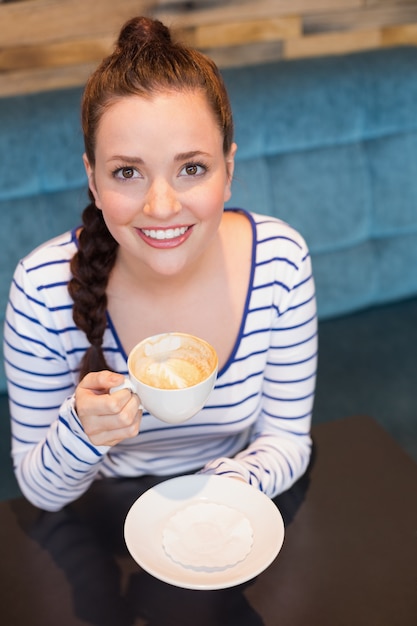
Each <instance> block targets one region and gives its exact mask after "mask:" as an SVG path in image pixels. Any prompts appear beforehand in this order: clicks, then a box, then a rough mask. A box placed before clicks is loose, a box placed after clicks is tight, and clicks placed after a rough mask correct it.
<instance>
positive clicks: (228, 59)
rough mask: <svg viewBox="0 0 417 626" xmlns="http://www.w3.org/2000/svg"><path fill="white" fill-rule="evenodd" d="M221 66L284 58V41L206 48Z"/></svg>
mask: <svg viewBox="0 0 417 626" xmlns="http://www.w3.org/2000/svg"><path fill="white" fill-rule="evenodd" d="M204 52H206V53H207V54H208V55H209V56H210V57H211V58H212V59H213V60H214V62H215V63H216V64H217V65H218V67H220V68H227V67H242V66H249V65H258V64H260V63H270V62H271V61H280V60H281V59H282V58H283V42H282V41H272V42H271V41H268V42H261V43H253V44H249V45H245V46H231V47H230V46H228V47H226V48H213V49H211V50H204Z"/></svg>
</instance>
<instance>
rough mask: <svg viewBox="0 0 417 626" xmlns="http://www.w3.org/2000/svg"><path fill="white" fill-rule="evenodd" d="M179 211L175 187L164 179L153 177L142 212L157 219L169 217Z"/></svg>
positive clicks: (179, 204)
mask: <svg viewBox="0 0 417 626" xmlns="http://www.w3.org/2000/svg"><path fill="white" fill-rule="evenodd" d="M180 211H181V203H180V201H179V198H178V195H177V193H176V191H175V189H174V188H173V187H172V185H170V183H169V182H168V181H166V180H161V179H155V180H153V181H152V183H151V184H150V186H149V189H148V192H147V194H146V199H145V206H144V208H143V212H144V213H145V214H146V215H151V216H152V217H157V218H159V219H165V218H169V217H171V216H172V215H175V214H176V213H179V212H180Z"/></svg>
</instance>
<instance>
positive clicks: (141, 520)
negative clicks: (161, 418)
mask: <svg viewBox="0 0 417 626" xmlns="http://www.w3.org/2000/svg"><path fill="white" fill-rule="evenodd" d="M200 504H214V505H220V506H221V507H227V508H228V509H234V510H235V511H236V515H237V518H240V519H241V520H242V519H243V520H245V523H247V525H248V526H249V527H250V529H251V536H250V545H246V548H247V549H246V551H245V553H244V554H243V555H242V554H241V557H242V558H241V559H240V560H236V559H235V562H234V563H232V564H230V563H227V564H224V563H219V562H216V567H213V568H211V567H195V565H196V563H195V562H194V563H191V564H190V563H188V562H187V563H186V564H181V563H179V562H175V560H173V558H171V556H170V555H169V554H168V553H167V551H166V549H165V548H164V533H165V537H166V530H167V528H168V529H170V526H171V524H172V519H174V518H175V516H176V515H178V514H179V515H180V517H181V515H184V514H186V511H187V508H188V507H191V508H190V509H189V511H191V512H192V513H193V515H194V514H195V511H196V510H198V509H199V506H196V505H200ZM207 511H209V508H208V509H207ZM221 526H223V524H222V523H221ZM243 527H244V528H245V526H243ZM245 532H246V533H247V532H248V531H247V530H245ZM124 534H125V541H126V545H127V548H128V550H129V552H130V554H131V555H132V557H133V558H134V559H135V561H136V562H137V563H138V564H139V565H140V566H141V567H142V568H143V569H144V570H146V571H147V572H149V573H150V574H152V575H153V576H155V577H156V578H159V579H160V580H163V581H164V582H167V583H170V584H172V585H176V586H178V587H184V588H186V589H207V590H208V589H223V588H226V587H233V586H235V585H239V584H241V583H243V582H245V581H247V580H250V579H251V578H254V577H255V576H257V575H258V574H260V573H261V572H262V571H263V570H264V569H266V568H267V567H268V566H269V565H270V564H271V563H272V561H273V560H274V559H275V557H276V556H277V554H278V553H279V551H280V549H281V547H282V543H283V541H284V522H283V520H282V517H281V514H280V512H279V511H278V509H277V507H276V506H275V504H274V503H273V502H272V500H270V499H269V498H268V497H267V496H266V495H265V494H263V493H262V492H261V491H258V490H257V489H255V488H254V487H251V486H249V485H247V484H246V483H243V482H240V481H237V480H233V479H232V478H226V477H222V476H210V475H204V474H195V475H192V476H181V477H179V478H173V479H171V480H167V481H165V482H162V483H160V484H159V485H156V486H155V487H152V489H149V490H148V491H146V492H145V493H144V494H143V495H142V496H140V498H138V500H136V502H135V503H134V504H133V505H132V507H131V509H130V511H129V512H128V514H127V517H126V521H125V528H124ZM165 541H166V538H165ZM194 541H195V538H194ZM245 541H246V542H247V541H248V537H246V539H245ZM194 547H195V546H194ZM240 549H241V550H242V549H243V548H242V547H241V548H240ZM204 551H205V547H204V546H201V550H200V554H202V553H204ZM216 558H217V557H216ZM236 561H237V562H236ZM190 565H191V566H190Z"/></svg>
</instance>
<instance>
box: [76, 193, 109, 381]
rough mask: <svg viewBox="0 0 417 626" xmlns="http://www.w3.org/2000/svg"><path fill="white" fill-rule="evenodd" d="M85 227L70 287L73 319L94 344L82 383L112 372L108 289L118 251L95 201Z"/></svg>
mask: <svg viewBox="0 0 417 626" xmlns="http://www.w3.org/2000/svg"><path fill="white" fill-rule="evenodd" d="M83 224H84V228H83V229H82V231H81V233H80V236H79V248H78V251H77V253H76V254H75V255H74V257H73V258H72V261H71V271H72V279H71V280H70V282H69V284H68V291H69V294H70V296H71V297H72V299H73V301H74V305H73V312H72V317H73V319H74V322H75V324H76V325H77V326H78V328H80V329H81V330H83V331H84V332H85V334H86V336H87V339H88V341H89V343H90V347H89V348H88V350H87V351H86V353H85V354H84V356H83V358H82V361H81V364H80V380H81V379H82V378H83V377H84V376H85V375H86V374H88V372H97V371H100V370H102V369H109V366H108V364H107V362H106V359H105V357H104V354H103V349H102V344H103V337H104V331H105V329H106V326H107V316H106V312H107V295H106V287H107V283H108V280H109V276H110V272H111V270H112V268H113V266H114V263H115V260H116V252H117V248H118V244H117V242H116V241H115V240H114V239H113V237H112V235H111V234H110V232H109V231H108V229H107V227H106V224H105V222H104V219H103V215H102V213H101V211H99V210H98V209H97V208H96V206H95V204H94V203H93V202H92V203H91V204H89V205H88V206H87V208H86V209H85V210H84V213H83Z"/></svg>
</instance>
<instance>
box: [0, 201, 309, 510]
mask: <svg viewBox="0 0 417 626" xmlns="http://www.w3.org/2000/svg"><path fill="white" fill-rule="evenodd" d="M229 210H231V209H229ZM245 214H246V215H247V216H248V217H249V219H250V221H251V224H252V230H253V252H252V270H251V276H250V284H249V288H248V293H247V299H246V304H245V311H244V315H243V318H242V322H241V327H240V331H239V335H238V337H237V339H236V343H235V346H234V349H233V352H232V354H231V355H230V357H229V359H228V361H227V363H226V364H225V365H224V367H223V368H222V369H221V371H219V374H218V379H217V383H216V386H215V388H214V390H213V391H212V393H211V395H210V397H209V399H208V402H207V404H206V406H205V407H204V409H202V410H201V411H200V413H199V414H198V415H196V416H195V417H193V418H192V419H191V420H189V421H188V422H186V423H184V424H179V425H170V424H165V423H163V422H160V421H158V420H156V419H155V418H154V417H152V416H151V415H149V414H146V413H144V416H143V418H142V423H141V429H140V433H139V434H138V436H137V437H135V438H132V439H127V440H125V441H122V442H121V443H119V444H117V445H115V446H113V447H107V446H94V445H92V443H91V442H90V441H89V439H88V437H87V436H86V434H85V432H84V430H83V427H82V425H81V423H80V421H79V419H78V417H77V414H76V411H75V408H74V391H75V387H76V385H77V382H78V370H79V363H80V360H81V357H82V355H83V353H84V352H85V350H86V348H87V347H88V343H87V339H86V337H85V334H84V333H83V332H82V331H80V330H79V329H78V328H77V327H76V326H75V324H74V321H73V319H72V300H71V298H70V296H69V294H68V289H67V286H68V281H69V280H70V277H71V274H70V260H71V258H72V257H73V255H74V254H75V252H76V250H77V241H76V236H75V230H74V231H73V232H68V233H65V234H63V235H61V236H59V237H57V238H55V239H53V240H51V241H49V242H47V243H45V244H43V245H42V246H40V247H39V248H37V249H36V250H35V251H33V252H32V253H31V254H29V255H28V256H27V257H26V258H25V259H23V260H22V261H21V262H20V263H19V265H18V267H17V269H16V271H15V275H14V278H13V282H12V285H11V290H10V298H9V303H8V306H7V313H6V322H5V329H4V331H5V332H4V354H5V367H6V374H7V379H8V392H9V399H10V413H11V427H12V455H13V461H14V467H15V472H16V476H17V479H18V481H19V485H20V487H21V490H22V492H23V493H24V495H25V496H26V497H27V498H28V499H29V500H30V501H31V502H32V503H33V504H35V505H36V506H38V507H40V508H42V509H47V510H58V509H60V508H62V507H63V506H65V505H66V504H67V503H69V502H71V501H73V500H75V499H76V498H78V497H79V496H80V495H81V494H82V493H84V492H85V491H86V490H87V489H88V487H89V486H90V484H91V483H92V481H93V480H94V479H95V478H98V477H100V476H140V475H145V474H153V475H161V476H163V475H171V474H179V473H185V472H190V471H202V472H205V473H215V474H220V475H230V476H240V477H243V478H244V479H245V480H246V481H247V482H248V483H250V484H251V485H253V486H255V487H256V488H258V489H260V490H262V491H263V492H264V493H266V494H267V495H269V496H270V497H274V496H275V495H277V494H278V493H280V492H282V491H284V490H286V489H288V488H289V487H290V486H291V485H292V484H293V483H294V482H295V481H296V480H297V479H298V478H299V477H300V476H301V475H302V474H303V473H304V471H305V469H306V467H307V464H308V461H309V458H310V453H311V438H310V424H311V412H312V407H313V398H314V389H315V376H316V365H317V317H316V303H315V292H314V280H313V276H312V270H311V261H310V255H309V252H308V249H307V247H306V244H305V242H304V240H303V238H302V237H301V236H300V235H299V234H298V233H297V232H296V231H295V230H294V229H292V228H291V227H290V226H288V225H287V224H285V223H284V222H282V221H279V220H277V219H275V218H271V217H268V216H261V215H256V214H253V213H245ZM103 346H104V352H105V356H106V359H107V361H108V363H109V365H110V367H111V368H112V369H114V370H115V371H117V372H120V373H123V374H127V355H126V354H125V352H124V350H123V348H122V346H121V343H120V341H119V339H118V336H117V331H116V329H115V328H114V326H113V324H112V321H111V319H110V317H108V325H107V328H106V331H105V335H104V343H103Z"/></svg>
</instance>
